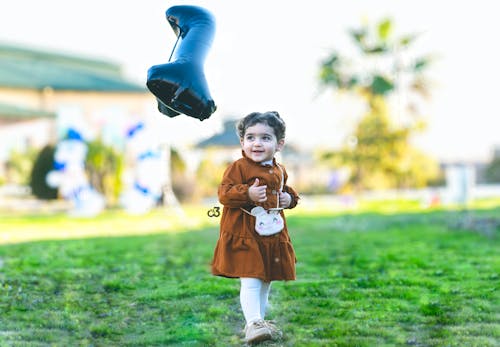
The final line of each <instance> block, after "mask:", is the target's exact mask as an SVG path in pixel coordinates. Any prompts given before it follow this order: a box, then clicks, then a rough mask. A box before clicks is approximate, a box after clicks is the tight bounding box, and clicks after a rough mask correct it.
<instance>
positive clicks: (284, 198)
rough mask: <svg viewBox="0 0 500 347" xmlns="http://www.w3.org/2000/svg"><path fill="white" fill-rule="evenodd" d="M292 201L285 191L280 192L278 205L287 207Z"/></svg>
mask: <svg viewBox="0 0 500 347" xmlns="http://www.w3.org/2000/svg"><path fill="white" fill-rule="evenodd" d="M291 203H292V197H291V196H290V194H288V193H286V192H280V207H281V208H287V207H288V206H290V204H291Z"/></svg>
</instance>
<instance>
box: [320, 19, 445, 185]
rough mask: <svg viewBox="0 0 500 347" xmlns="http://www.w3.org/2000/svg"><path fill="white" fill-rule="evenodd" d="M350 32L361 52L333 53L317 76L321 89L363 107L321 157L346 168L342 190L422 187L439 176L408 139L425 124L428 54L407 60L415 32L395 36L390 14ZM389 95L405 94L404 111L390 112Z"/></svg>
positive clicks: (436, 168)
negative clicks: (340, 140) (338, 143)
mask: <svg viewBox="0 0 500 347" xmlns="http://www.w3.org/2000/svg"><path fill="white" fill-rule="evenodd" d="M350 35H351V37H352V39H353V42H354V44H355V45H356V47H357V48H358V52H359V53H360V56H359V57H358V58H357V59H349V58H346V57H343V56H341V54H339V53H338V52H332V53H331V54H330V56H329V57H327V58H326V59H325V60H324V61H323V63H322V64H321V67H320V74H319V80H320V83H321V85H322V86H323V87H324V88H333V89H335V90H338V91H342V92H348V93H352V94H354V95H356V96H359V97H360V98H361V100H363V101H364V102H365V103H366V106H367V112H366V114H365V115H364V116H363V117H361V119H360V120H359V122H358V124H357V126H356V127H355V129H354V132H353V133H352V134H350V135H349V136H348V137H347V139H346V141H345V145H344V147H343V148H342V149H341V150H339V151H334V152H327V153H325V154H324V155H323V158H324V159H328V160H330V161H331V163H332V164H333V165H334V166H337V167H339V166H347V167H348V168H349V169H350V171H351V175H350V179H349V182H348V184H347V185H346V186H345V187H344V188H343V189H345V190H347V191H350V190H355V191H361V190H363V189H384V188H410V187H413V188H415V187H417V188H418V187H424V186H425V185H426V184H427V183H428V182H429V181H431V180H433V179H435V178H436V177H437V176H438V175H439V167H438V164H437V163H436V162H434V160H432V159H431V158H429V157H427V156H425V155H424V154H423V153H421V152H419V151H418V150H417V149H415V148H413V147H412V146H411V144H410V138H411V136H412V135H413V134H415V133H416V132H418V131H422V130H423V129H424V128H425V122H424V121H423V119H422V117H421V114H420V110H419V107H418V105H419V104H420V103H421V102H422V101H425V98H427V97H428V96H429V94H430V93H429V83H428V82H427V78H426V76H425V74H424V73H425V72H426V70H427V68H428V66H429V64H430V62H431V59H430V58H429V57H412V58H411V59H409V60H408V59H407V57H408V56H411V52H410V48H411V45H412V44H413V43H414V41H415V39H416V38H417V36H416V35H406V36H402V37H394V35H393V23H392V21H391V20H389V19H384V20H382V21H380V22H379V23H377V25H375V26H374V27H370V26H368V25H364V26H362V27H361V28H359V29H354V30H351V31H350ZM403 58H405V59H403ZM401 93H404V98H403V97H402V95H401ZM391 96H395V97H396V98H398V103H399V104H402V102H401V101H402V100H403V99H404V103H406V105H405V106H406V107H405V110H400V109H398V110H396V112H394V111H392V112H391V110H390V107H389V104H390V100H389V99H390V97H391ZM391 115H392V117H391ZM394 118H396V119H394ZM423 167H425V170H423V169H422V168H423Z"/></svg>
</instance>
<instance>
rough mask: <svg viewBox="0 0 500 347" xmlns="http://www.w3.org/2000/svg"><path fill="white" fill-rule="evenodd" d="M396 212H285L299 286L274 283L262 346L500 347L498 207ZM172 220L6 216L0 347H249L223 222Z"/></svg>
mask: <svg viewBox="0 0 500 347" xmlns="http://www.w3.org/2000/svg"><path fill="white" fill-rule="evenodd" d="M397 206H401V205H400V204H396V205H395V204H392V205H391V204H372V205H370V206H368V207H366V208H363V209H361V210H356V211H344V212H330V211H328V209H324V210H323V211H321V212H315V213H310V212H307V211H306V212H304V211H302V212H301V211H300V209H299V208H298V209H296V210H292V211H290V213H289V217H288V224H289V229H290V232H291V236H292V240H293V242H294V245H295V249H296V252H297V258H298V263H297V276H298V279H297V281H292V282H287V283H283V282H275V283H273V287H272V290H271V298H270V300H271V307H270V312H269V318H270V319H274V320H276V321H277V322H278V324H279V325H280V326H281V327H282V328H283V331H284V333H285V335H284V337H283V339H282V340H280V341H275V342H267V343H263V344H262V345H263V346H366V347H374V346H375V347H377V346H457V347H458V346H460V347H462V346H477V347H487V346H499V345H500V342H499V341H500V294H499V293H500V288H499V287H500V257H499V250H500V248H499V240H500V203H493V204H492V203H489V204H486V205H482V206H480V205H477V207H478V208H474V209H470V210H468V211H459V210H451V209H450V210H437V209H435V210H423V209H420V208H418V206H416V205H411V204H410V205H409V206H407V205H405V208H404V210H401V209H398V208H397ZM193 216H198V217H199V220H198V221H197V220H196V218H194V217H193ZM200 216H201V217H200ZM176 218H180V217H173V216H169V215H166V214H165V213H164V212H161V211H160V212H154V213H151V214H150V215H147V216H142V217H137V216H125V215H123V214H119V213H118V212H107V213H105V214H103V215H102V216H99V217H98V218H95V219H89V220H81V219H80V220H78V219H68V218H67V217H65V216H63V215H51V216H48V215H46V216H25V215H0V346H65V347H66V346H241V345H243V343H242V335H241V329H242V327H243V318H242V313H241V310H240V307H239V296H238V291H239V282H238V281H237V280H229V279H224V278H217V277H213V276H211V275H210V273H209V263H210V260H211V256H212V252H213V248H214V245H215V242H216V240H217V236H218V229H217V222H218V220H219V219H217V218H208V217H206V211H204V210H200V209H198V210H193V211H188V213H187V215H186V216H185V218H184V219H183V220H185V219H187V220H189V223H188V224H185V223H183V222H180V221H178V220H176ZM98 235H104V236H105V237H97V236H98ZM68 237H70V238H71V239H68ZM51 239H52V240H51Z"/></svg>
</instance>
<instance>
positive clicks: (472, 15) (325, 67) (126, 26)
mask: <svg viewBox="0 0 500 347" xmlns="http://www.w3.org/2000/svg"><path fill="white" fill-rule="evenodd" d="M181 4H189V5H199V6H202V7H204V8H206V9H207V10H209V11H210V12H212V13H213V15H214V16H215V18H216V21H217V27H216V34H215V39H214V42H213V44H212V46H211V49H210V51H209V54H208V57H207V59H206V62H205V74H206V77H207V80H208V84H209V88H210V91H211V94H212V97H213V98H214V100H215V103H216V105H217V110H216V112H215V113H214V114H213V115H212V116H211V117H210V118H209V119H207V120H204V121H203V122H200V121H199V120H197V119H194V118H190V117H187V116H184V115H180V116H178V117H175V118H168V117H166V116H164V115H162V114H161V113H159V112H158V110H157V105H156V100H155V98H154V96H153V95H152V94H151V93H149V91H148V90H147V89H146V86H145V82H146V73H147V70H148V68H149V67H150V66H152V65H157V64H164V63H166V62H167V61H168V58H169V56H170V53H171V51H172V49H173V47H174V44H175V41H176V36H175V34H174V32H173V31H172V29H171V28H170V26H169V24H168V22H167V21H166V18H165V11H166V10H167V9H168V8H169V7H171V6H173V5H181ZM2 7H3V8H2V11H0V209H2V210H4V211H11V210H16V211H17V210H23V211H25V210H28V211H46V210H47V206H52V208H54V209H57V210H63V211H68V212H69V213H71V214H73V215H80V216H95V215H96V214H99V213H101V212H102V211H103V210H105V209H123V210H125V211H127V212H129V213H131V214H143V213H146V212H148V211H150V210H151V209H154V208H156V207H158V206H160V205H164V206H180V205H183V204H204V205H206V206H215V205H217V201H216V192H217V186H218V183H219V181H220V178H221V175H222V173H223V170H224V168H225V167H226V166H227V164H228V163H229V162H231V161H233V160H235V159H237V158H238V157H239V156H240V155H241V154H240V153H241V152H240V147H239V141H238V138H237V136H236V133H235V130H234V126H235V122H236V120H237V119H239V118H241V117H243V116H245V115H246V114H248V113H250V112H253V111H267V110H276V111H278V112H279V113H280V114H281V116H282V117H283V118H284V120H285V121H286V123H287V137H286V147H285V150H284V151H283V152H282V153H280V157H279V160H280V161H282V162H283V163H284V164H285V166H286V167H287V171H288V172H289V175H290V181H289V184H290V185H292V186H294V187H295V188H296V189H297V190H298V191H299V192H300V193H301V194H302V195H303V196H304V197H305V199H304V203H305V204H307V203H308V202H309V203H311V204H312V201H318V199H320V200H321V201H327V202H326V204H329V203H333V202H338V203H340V204H344V205H345V206H349V205H350V204H352V203H353V201H355V199H356V198H357V197H359V196H365V197H373V198H384V199H385V198H390V197H405V198H411V199H418V200H420V201H421V202H422V204H423V205H425V206H435V205H441V204H456V203H459V204H463V203H466V202H467V201H470V200H471V199H476V198H482V197H495V196H500V136H499V131H498V129H500V120H499V119H500V118H499V117H498V115H497V114H496V113H497V112H498V111H496V110H497V109H498V107H497V103H496V97H497V96H496V93H495V92H496V88H495V87H496V85H497V83H498V80H499V77H500V67H499V65H498V61H499V60H500V56H499V55H500V53H499V51H498V50H496V49H494V46H495V44H494V42H496V33H498V32H499V30H500V28H499V26H500V24H499V23H498V21H496V18H494V14H495V13H496V11H494V9H493V4H492V3H490V2H487V1H481V0H480V1H475V2H471V1H466V2H461V3H460V4H453V5H450V4H448V3H436V2H431V1H427V0H425V1H420V2H414V3H408V2H404V3H403V2H400V1H389V0H382V1H353V2H340V1H328V2H325V1H308V2H288V1H272V2H271V1H260V0H256V1H252V2H235V1H233V2H229V1H222V0H206V1H189V2H188V1H176V2H171V1H158V0H150V1H147V2H123V1H117V0H109V1H105V2H103V1H97V0H89V1H86V2H81V3H75V2H67V1H62V0H47V1H43V2H38V1H34V0H25V1H18V2H16V3H12V4H9V5H8V6H7V5H3V6H2ZM314 199H316V200H314ZM325 199H326V200H325ZM332 206H333V205H332Z"/></svg>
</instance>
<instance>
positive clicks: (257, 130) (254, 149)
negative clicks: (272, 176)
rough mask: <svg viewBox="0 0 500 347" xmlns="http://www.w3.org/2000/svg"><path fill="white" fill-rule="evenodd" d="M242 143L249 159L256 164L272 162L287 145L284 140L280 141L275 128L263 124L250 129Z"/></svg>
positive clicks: (247, 130)
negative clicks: (276, 154)
mask: <svg viewBox="0 0 500 347" xmlns="http://www.w3.org/2000/svg"><path fill="white" fill-rule="evenodd" d="M240 142H241V147H242V148H243V152H244V153H245V155H246V156H247V158H250V159H252V160H253V161H254V162H256V163H261V162H265V161H268V160H272V159H273V158H274V154H275V153H276V152H278V151H280V150H281V149H282V148H283V145H284V143H285V141H284V140H280V141H278V140H277V139H276V135H275V134H274V130H273V128H271V127H270V126H269V125H267V124H263V123H257V124H255V125H253V126H250V127H248V128H247V129H246V131H245V135H244V136H243V139H242V140H240Z"/></svg>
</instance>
